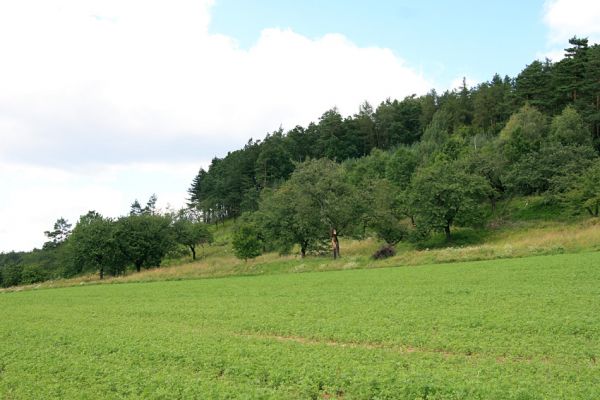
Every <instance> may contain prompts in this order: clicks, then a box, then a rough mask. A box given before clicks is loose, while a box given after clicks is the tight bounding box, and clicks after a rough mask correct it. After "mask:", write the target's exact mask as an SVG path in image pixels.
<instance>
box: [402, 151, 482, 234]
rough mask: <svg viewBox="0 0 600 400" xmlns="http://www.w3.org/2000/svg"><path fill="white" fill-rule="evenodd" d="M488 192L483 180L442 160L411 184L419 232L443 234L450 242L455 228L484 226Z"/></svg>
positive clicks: (410, 196) (411, 196)
mask: <svg viewBox="0 0 600 400" xmlns="http://www.w3.org/2000/svg"><path fill="white" fill-rule="evenodd" d="M489 190H490V187H489V184H488V183H487V182H486V181H485V180H484V179H483V178H482V177H480V176H477V175H474V174H469V173H467V172H465V171H464V166H463V165H461V164H460V163H458V162H450V161H444V160H443V159H442V160H439V161H437V162H436V163H434V164H433V165H431V166H429V167H425V168H421V169H419V170H417V172H416V174H415V177H414V178H413V180H412V182H411V189H410V193H409V206H410V208H411V209H412V210H413V213H414V220H415V223H416V226H417V228H418V229H419V230H420V231H424V232H429V231H431V230H441V231H443V232H444V233H445V235H446V240H447V241H449V240H450V238H451V237H450V228H451V227H452V225H454V224H458V225H461V226H473V225H477V224H481V222H482V220H483V213H482V208H481V206H480V204H481V200H482V199H484V198H485V197H486V196H487V195H488V193H489Z"/></svg>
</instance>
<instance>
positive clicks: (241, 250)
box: [232, 221, 263, 260]
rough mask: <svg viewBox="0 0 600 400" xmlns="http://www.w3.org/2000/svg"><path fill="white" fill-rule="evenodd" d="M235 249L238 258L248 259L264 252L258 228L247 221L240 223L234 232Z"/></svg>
mask: <svg viewBox="0 0 600 400" xmlns="http://www.w3.org/2000/svg"><path fill="white" fill-rule="evenodd" d="M232 244H233V251H234V253H235V256H236V257H237V258H240V259H243V260H248V259H251V258H256V257H258V256H260V255H261V254H262V249H263V243H262V241H261V240H260V237H259V230H258V228H257V227H256V226H255V225H254V224H252V223H250V222H247V221H244V222H242V223H240V225H239V226H238V227H237V228H236V230H235V231H234V233H233V241H232Z"/></svg>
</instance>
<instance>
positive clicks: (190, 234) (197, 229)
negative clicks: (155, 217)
mask: <svg viewBox="0 0 600 400" xmlns="http://www.w3.org/2000/svg"><path fill="white" fill-rule="evenodd" d="M173 233H174V236H175V241H176V242H177V243H179V244H182V245H184V246H187V247H188V248H189V249H190V251H191V252H192V260H195V259H196V246H198V245H200V246H204V245H205V244H207V243H212V241H213V237H212V234H211V233H210V231H209V230H208V227H207V225H206V224H204V223H202V222H199V221H192V219H191V218H190V216H189V215H186V213H185V212H180V213H179V215H178V216H177V219H176V220H175V222H174V223H173Z"/></svg>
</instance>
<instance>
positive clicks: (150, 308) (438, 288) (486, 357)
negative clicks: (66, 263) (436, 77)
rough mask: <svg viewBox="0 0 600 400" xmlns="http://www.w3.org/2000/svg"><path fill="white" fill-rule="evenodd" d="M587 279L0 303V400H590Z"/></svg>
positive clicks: (179, 286) (458, 267)
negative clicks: (134, 399) (111, 399)
mask: <svg viewBox="0 0 600 400" xmlns="http://www.w3.org/2000/svg"><path fill="white" fill-rule="evenodd" d="M318 262H319V261H318V260H317V261H315V263H318ZM345 262H346V263H347V262H348V261H347V260H346V261H345ZM297 265H299V264H298V263H296V266H297ZM599 265H600V253H597V252H580V253H577V254H554V255H551V256H534V257H524V258H513V259H496V260H488V261H470V262H460V263H451V264H450V263H443V264H429V265H428V264H424V265H419V266H405V267H399V268H375V269H374V268H366V269H355V270H343V271H327V272H306V273H300V274H293V273H286V274H283V273H281V274H263V275H259V276H236V277H227V278H213V279H196V280H179V281H160V282H147V283H123V284H118V285H82V286H74V287H67V288H57V289H40V290H28V291H21V292H3V293H0V321H1V324H0V343H1V345H0V398H3V399H31V398H82V399H107V398H140V399H142V398H143V399H161V398H211V399H212V398H223V399H225V398H241V399H254V398H261V399H263V398H264V399H296V398H298V399H333V398H337V399H342V398H343V399H521V400H524V399H594V398H600V370H599V367H598V364H597V359H598V357H600V268H598V266H599ZM262 268H264V264H263V267H262Z"/></svg>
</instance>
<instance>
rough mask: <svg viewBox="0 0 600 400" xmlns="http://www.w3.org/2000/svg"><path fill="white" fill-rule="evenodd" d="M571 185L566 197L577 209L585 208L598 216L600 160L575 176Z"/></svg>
mask: <svg viewBox="0 0 600 400" xmlns="http://www.w3.org/2000/svg"><path fill="white" fill-rule="evenodd" d="M570 186H571V187H570V190H569V191H566V192H565V194H564V199H565V200H566V201H567V202H569V203H570V204H571V205H572V206H573V207H574V208H575V209H584V210H586V211H587V213H588V214H589V215H591V216H594V217H597V216H598V215H599V210H600V161H599V160H595V161H594V163H593V164H592V165H591V166H590V167H589V168H588V169H586V170H585V171H584V172H583V173H582V174H581V175H580V176H573V177H572V180H571V181H570Z"/></svg>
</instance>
